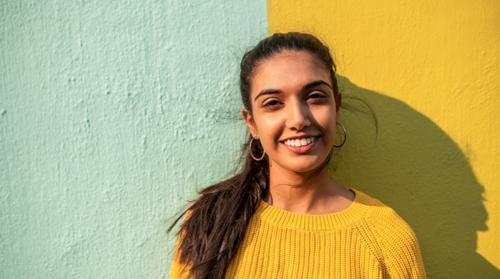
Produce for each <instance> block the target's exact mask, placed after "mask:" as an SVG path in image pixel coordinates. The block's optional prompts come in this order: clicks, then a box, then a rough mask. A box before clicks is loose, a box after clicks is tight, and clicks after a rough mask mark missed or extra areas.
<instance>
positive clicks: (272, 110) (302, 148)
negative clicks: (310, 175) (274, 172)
mask: <svg viewBox="0 0 500 279" xmlns="http://www.w3.org/2000/svg"><path fill="white" fill-rule="evenodd" d="M250 99H251V100H250V102H251V104H252V111H253V117H252V116H251V115H250V114H249V113H248V111H247V110H246V109H243V111H242V113H243V117H244V119H245V122H246V123H247V125H248V127H249V129H250V132H251V134H252V136H253V137H254V138H256V139H259V140H260V142H261V144H262V146H263V148H264V150H265V152H266V153H267V155H268V156H269V160H270V165H271V167H274V166H276V167H280V168H283V169H286V170H290V171H294V172H298V173H301V172H309V171H312V170H314V169H315V168H317V167H318V166H319V165H321V163H322V162H323V161H324V160H325V159H326V158H327V157H328V153H329V152H330V150H331V148H332V146H333V144H334V140H335V129H336V121H337V118H338V117H339V114H338V112H336V111H335V99H334V95H333V90H332V81H331V80H330V75H329V72H328V71H327V69H325V67H324V66H323V65H322V64H321V62H320V61H319V60H318V59H317V58H315V57H314V56H312V54H310V53H309V52H307V51H292V50H283V51H281V52H279V53H277V54H274V55H272V56H271V57H269V58H266V59H264V60H262V61H260V62H259V63H258V64H257V66H256V68H255V69H254V73H253V77H252V79H251V81H250ZM294 138H298V140H295V139H294ZM289 139H294V140H289ZM254 155H256V156H260V155H261V154H254Z"/></svg>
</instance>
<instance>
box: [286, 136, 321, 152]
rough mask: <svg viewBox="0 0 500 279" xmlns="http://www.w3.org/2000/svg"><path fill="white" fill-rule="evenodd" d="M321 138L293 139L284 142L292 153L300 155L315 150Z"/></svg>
mask: <svg viewBox="0 0 500 279" xmlns="http://www.w3.org/2000/svg"><path fill="white" fill-rule="evenodd" d="M320 137H321V136H316V137H307V138H301V139H291V140H285V141H284V142H282V143H283V144H284V145H285V146H286V147H287V148H288V149H289V150H290V151H292V152H294V153H298V154H304V153H307V152H309V151H310V150H311V149H313V148H314V147H315V146H316V145H317V143H318V139H319V138H320Z"/></svg>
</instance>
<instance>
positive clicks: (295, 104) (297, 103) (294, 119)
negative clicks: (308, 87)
mask: <svg viewBox="0 0 500 279" xmlns="http://www.w3.org/2000/svg"><path fill="white" fill-rule="evenodd" d="M310 113H311V112H310V110H309V106H307V104H304V103H303V102H302V101H301V100H298V99H296V100H294V101H292V102H291V104H290V106H289V110H288V119H287V122H288V126H289V128H291V129H294V128H295V129H297V130H302V129H303V128H304V127H308V126H310V125H311V118H310Z"/></svg>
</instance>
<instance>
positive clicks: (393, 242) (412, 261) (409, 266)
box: [375, 208, 427, 279]
mask: <svg viewBox="0 0 500 279" xmlns="http://www.w3.org/2000/svg"><path fill="white" fill-rule="evenodd" d="M384 211H386V212H385V213H384V214H382V216H383V220H381V219H380V218H378V219H379V221H378V222H377V224H376V225H375V235H376V237H377V239H378V243H379V245H380V250H379V251H381V252H382V260H383V262H384V265H385V267H386V270H385V271H386V275H387V277H388V278H411V279H421V278H422V279H425V278H427V275H426V272H425V268H424V263H423V259H422V254H421V251H420V246H419V243H418V240H417V237H416V235H415V232H414V231H413V229H412V228H411V227H410V225H409V224H408V223H407V222H406V221H405V220H404V219H403V218H401V217H400V216H399V215H398V214H397V213H396V212H395V211H394V210H393V209H391V208H385V209H384Z"/></svg>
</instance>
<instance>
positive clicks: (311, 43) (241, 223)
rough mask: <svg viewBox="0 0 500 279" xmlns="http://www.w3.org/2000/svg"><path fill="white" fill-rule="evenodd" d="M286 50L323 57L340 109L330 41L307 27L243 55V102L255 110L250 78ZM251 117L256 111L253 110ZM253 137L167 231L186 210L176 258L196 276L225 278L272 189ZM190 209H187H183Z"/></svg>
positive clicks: (266, 165) (199, 278)
mask: <svg viewBox="0 0 500 279" xmlns="http://www.w3.org/2000/svg"><path fill="white" fill-rule="evenodd" d="M282 50H300V51H307V52H309V53H311V54H312V55H314V56H315V57H316V58H317V59H318V61H320V62H321V63H322V64H323V66H324V67H325V69H327V70H328V71H329V73H330V78H331V81H332V88H333V94H334V97H335V100H336V110H337V111H338V110H339V107H340V104H341V95H340V92H339V89H338V85H337V79H336V77H335V72H336V66H335V63H334V61H333V59H332V57H331V55H330V51H329V49H328V47H327V46H326V45H325V44H323V43H322V42H321V41H320V40H318V39H317V38H316V37H314V36H312V35H310V34H305V33H297V32H290V33H276V34H273V35H271V36H269V37H267V38H265V39H263V40H262V41H260V42H259V43H258V44H257V45H256V46H255V47H254V48H253V49H251V50H250V51H248V52H246V53H245V54H244V55H243V58H242V60H241V65H240V93H241V99H242V102H243V106H244V107H245V108H246V109H247V110H248V111H249V113H250V114H251V115H252V107H251V103H250V81H251V79H252V76H253V73H254V69H255V67H256V65H257V64H258V62H262V61H263V60H264V59H266V58H269V57H271V56H272V55H274V54H277V53H279V52H281V51H282ZM252 117H253V115H252ZM251 139H252V137H251V135H249V137H248V139H247V141H246V142H245V143H244V144H243V146H242V152H241V156H240V158H239V166H240V165H241V169H239V170H238V169H237V170H236V174H235V175H234V176H232V177H230V178H228V179H226V180H224V181H221V182H219V183H216V184H214V185H211V186H209V187H207V188H205V189H203V190H201V191H200V192H199V196H198V197H197V198H196V199H195V200H194V201H193V202H192V203H191V205H190V206H189V207H188V208H187V209H186V210H185V211H184V212H183V213H182V214H181V215H180V216H179V217H178V218H177V219H176V220H175V221H174V223H173V224H172V225H171V226H170V228H169V229H168V231H171V230H172V228H173V227H174V225H175V224H176V223H177V222H178V221H179V220H180V218H181V217H182V216H186V219H185V220H184V222H183V224H182V226H181V228H180V231H179V232H180V235H181V239H179V240H180V242H179V246H178V253H179V254H178V259H179V261H180V263H181V264H183V265H185V266H190V275H191V277H192V278H196V279H208V278H210V279H212V278H224V276H225V272H226V269H227V267H228V266H229V264H230V262H231V259H232V258H233V257H234V256H235V254H236V253H237V251H238V247H239V245H240V243H241V242H242V240H243V238H244V236H245V231H246V228H247V225H248V223H249V221H250V218H251V217H252V215H253V214H254V212H255V210H256V209H257V206H258V204H259V202H260V200H261V199H263V198H265V197H266V195H267V194H268V193H269V186H268V183H269V163H268V157H267V155H265V157H264V159H263V160H261V161H255V160H253V159H252V157H251V156H250V154H249V152H253V154H257V155H256V156H259V155H260V154H262V152H264V150H263V148H262V145H261V144H260V142H259V141H258V140H255V142H254V144H253V149H254V150H249V146H250V145H249V144H250V141H251ZM330 158H331V152H330V154H329V155H328V157H327V158H326V160H325V161H324V162H323V163H322V165H321V166H320V167H319V168H318V169H317V170H315V173H314V174H312V175H311V176H310V177H312V176H313V175H315V174H317V173H319V172H320V171H321V170H322V169H323V168H324V167H326V166H327V164H328V163H329V161H330ZM186 212H189V214H188V215H186V214H185V213H186Z"/></svg>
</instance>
